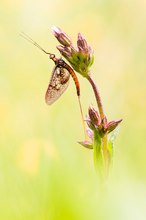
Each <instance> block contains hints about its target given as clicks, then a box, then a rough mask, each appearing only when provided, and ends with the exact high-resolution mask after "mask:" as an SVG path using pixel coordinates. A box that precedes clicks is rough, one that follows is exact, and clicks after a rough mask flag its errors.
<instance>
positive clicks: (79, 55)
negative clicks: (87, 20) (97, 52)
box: [52, 27, 94, 78]
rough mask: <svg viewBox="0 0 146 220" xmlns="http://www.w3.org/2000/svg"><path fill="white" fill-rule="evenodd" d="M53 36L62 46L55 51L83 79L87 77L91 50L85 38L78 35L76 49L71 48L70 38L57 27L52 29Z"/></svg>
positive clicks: (90, 62) (91, 57)
mask: <svg viewBox="0 0 146 220" xmlns="http://www.w3.org/2000/svg"><path fill="white" fill-rule="evenodd" d="M52 30H53V34H54V36H55V37H56V38H57V40H58V41H59V42H60V43H61V44H62V46H58V47H57V49H58V50H59V51H60V53H61V54H62V55H63V56H64V57H65V58H66V59H67V60H68V62H69V63H70V64H71V66H72V67H73V69H74V70H75V71H77V72H78V73H80V74H81V75H82V76H84V77H86V78H87V77H88V74H89V68H90V66H91V65H92V64H93V60H94V57H93V50H92V49H91V47H90V46H89V45H88V43H87V41H86V40H85V38H84V37H83V36H82V35H81V33H79V34H78V40H77V49H75V48H74V47H73V44H72V41H71V39H70V37H69V36H68V35H67V34H66V33H65V32H63V31H62V30H61V29H60V28H58V27H53V28H52Z"/></svg>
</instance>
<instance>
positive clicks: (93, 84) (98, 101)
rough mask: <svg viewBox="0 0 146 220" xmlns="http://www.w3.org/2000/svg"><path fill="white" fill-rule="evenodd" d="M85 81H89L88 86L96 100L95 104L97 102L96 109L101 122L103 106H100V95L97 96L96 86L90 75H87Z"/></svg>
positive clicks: (103, 115)
mask: <svg viewBox="0 0 146 220" xmlns="http://www.w3.org/2000/svg"><path fill="white" fill-rule="evenodd" d="M87 79H88V80H89V82H90V84H91V86H92V88H93V91H94V94H95V98H96V102H97V106H98V109H99V114H100V118H101V120H103V119H104V118H105V114H104V111H103V105H102V101H101V97H100V94H99V90H98V88H97V85H96V84H95V82H94V80H93V79H92V78H91V75H88V78H87Z"/></svg>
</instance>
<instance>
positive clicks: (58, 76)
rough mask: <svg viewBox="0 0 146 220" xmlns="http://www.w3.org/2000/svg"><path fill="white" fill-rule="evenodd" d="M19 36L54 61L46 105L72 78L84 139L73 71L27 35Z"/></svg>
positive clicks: (59, 93) (50, 102)
mask: <svg viewBox="0 0 146 220" xmlns="http://www.w3.org/2000/svg"><path fill="white" fill-rule="evenodd" d="M20 35H21V36H22V37H23V38H25V39H26V40H27V41H29V42H30V43H32V44H33V45H35V46H36V47H37V48H39V49H40V50H42V51H43V52H44V53H45V54H47V55H49V58H50V59H51V60H53V61H54V63H55V67H54V69H53V71H52V76H51V79H50V82H49V85H48V88H47V91H46V94H45V101H46V103H47V104H48V105H51V104H53V103H54V102H55V101H56V100H57V99H58V98H59V97H60V96H61V95H62V94H63V93H64V92H65V90H66V89H67V87H68V85H69V78H70V75H71V76H72V78H73V80H74V83H75V86H76V92H77V96H78V100H79V106H80V111H81V116H82V121H83V126H84V132H85V137H86V131H85V124H84V118H83V111H82V106H81V102H80V84H79V81H78V78H77V76H76V74H75V72H74V70H73V69H72V68H71V67H70V66H69V65H68V64H67V63H66V62H65V61H64V60H63V59H61V58H59V59H58V58H56V56H55V54H52V53H50V52H47V51H46V50H44V49H43V48H42V47H41V46H40V45H39V44H38V43H37V42H35V41H34V40H33V39H32V38H30V37H29V36H28V35H27V34H25V33H24V32H21V33H20Z"/></svg>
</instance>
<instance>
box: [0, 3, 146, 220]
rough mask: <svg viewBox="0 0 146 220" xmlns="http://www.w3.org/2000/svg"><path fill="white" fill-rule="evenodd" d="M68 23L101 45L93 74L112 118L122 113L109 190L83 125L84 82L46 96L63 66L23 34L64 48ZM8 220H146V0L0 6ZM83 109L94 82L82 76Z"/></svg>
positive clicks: (1, 166) (2, 161)
mask: <svg viewBox="0 0 146 220" xmlns="http://www.w3.org/2000/svg"><path fill="white" fill-rule="evenodd" d="M54 25H56V26H59V27H60V28H62V29H63V30H64V31H66V32H67V33H68V35H70V36H71V38H72V39H73V41H74V43H76V38H77V33H78V32H81V33H82V34H83V36H85V38H86V39H87V41H88V42H89V44H90V45H91V46H92V48H93V49H94V55H95V62H94V65H93V66H92V69H91V72H92V74H93V77H94V79H95V80H96V82H97V84H98V86H99V89H100V93H101V96H102V99H103V104H104V108H105V112H106V114H107V117H108V119H109V120H112V119H120V118H123V122H122V124H121V126H120V129H119V134H118V137H117V139H116V142H115V152H114V163H113V169H112V172H111V175H110V179H109V181H108V183H107V186H106V187H103V188H101V186H100V184H99V181H98V179H97V178H96V174H95V171H94V165H93V158H92V156H93V155H92V151H90V150H87V149H84V148H83V147H81V146H80V145H79V144H78V143H77V141H82V140H83V139H84V137H83V128H82V124H81V117H80V112H79V106H78V101H77V97H76V92H75V87H74V84H73V82H72V80H70V86H69V88H68V90H67V91H66V92H65V93H64V95H63V96H62V97H61V98H60V99H59V100H58V101H57V102H56V103H55V104H54V105H52V106H47V105H46V104H45V101H44V94H45V92H46V89H47V86H48V82H49V78H50V76H51V72H52V69H53V66H54V64H53V63H52V61H51V60H49V59H48V57H47V56H46V55H45V54H43V53H42V52H41V51H39V50H38V49H37V48H35V47H34V46H33V45H31V44H29V43H28V42H26V41H25V40H24V39H23V38H21V37H20V35H19V33H20V32H21V31H24V32H26V33H27V34H29V35H30V36H31V37H32V38H33V39H34V40H36V41H37V42H38V43H39V44H40V45H42V46H43V47H44V48H45V49H46V50H49V51H50V52H52V53H55V54H56V55H57V56H58V57H59V56H60V54H59V52H58V51H57V49H56V46H57V45H58V42H57V41H56V39H55V38H54V37H53V35H52V33H51V27H52V26H54ZM0 53H1V55H0V219H2V220H11V219H14V220H23V219H24V220H26V219H27V220H29V219H30V220H32V219H34V220H59V219H60V220H66V219H67V220H78V219H79V220H88V219H90V220H97V219H100V220H102V219H103V220H104V219H105V220H106V219H108V220H138V219H140V220H145V219H146V211H145V207H146V144H145V142H146V1H145V0H133V1H131V0H128V1H126V0H99V1H98V0H95V1H94V0H90V1H89V0H84V1H83V0H81V1H77V0H74V1H67V0H62V1H59V0H58V1H57V0H54V1H51V0H48V1H47V0H42V1H40V0H37V1H34V0H32V1H28V0H24V1H22V0H20V1H18V0H14V1H11V0H10V1H7V0H6V1H2V2H1V6H0ZM79 80H80V83H81V99H82V104H83V110H84V114H85V115H86V114H87V110H88V106H89V105H90V104H91V103H92V104H94V105H95V106H96V103H95V100H94V96H93V93H92V90H91V88H90V85H89V84H88V82H86V80H85V79H83V78H82V77H81V76H79Z"/></svg>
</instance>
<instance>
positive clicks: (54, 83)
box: [45, 65, 70, 105]
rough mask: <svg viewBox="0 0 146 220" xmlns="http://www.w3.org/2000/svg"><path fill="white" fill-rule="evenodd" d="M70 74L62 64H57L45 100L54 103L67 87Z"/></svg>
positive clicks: (49, 103)
mask: <svg viewBox="0 0 146 220" xmlns="http://www.w3.org/2000/svg"><path fill="white" fill-rule="evenodd" d="M69 77H70V74H69V72H68V70H66V69H65V68H63V67H62V66H58V65H56V66H55V68H54V70H53V72H52V76H51V80H50V83H49V86H48V89H47V91H46V95H45V101H46V103H47V104H48V105H51V104H53V103H54V102H55V101H56V100H57V99H58V98H59V97H60V96H61V95H62V94H63V93H64V92H65V90H66V89H67V87H68V85H69Z"/></svg>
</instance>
